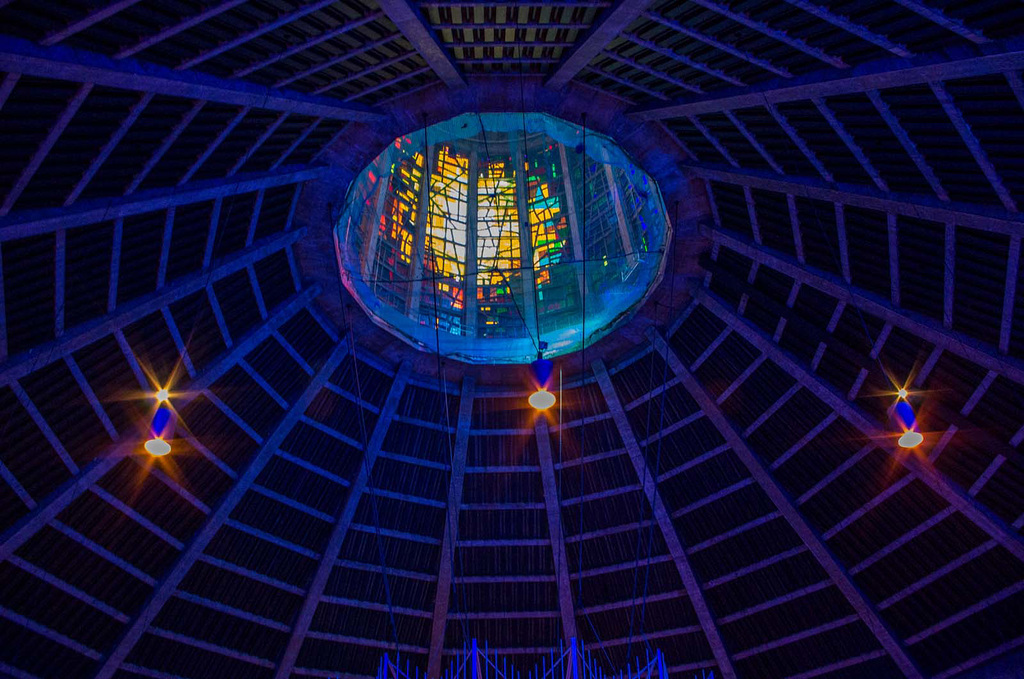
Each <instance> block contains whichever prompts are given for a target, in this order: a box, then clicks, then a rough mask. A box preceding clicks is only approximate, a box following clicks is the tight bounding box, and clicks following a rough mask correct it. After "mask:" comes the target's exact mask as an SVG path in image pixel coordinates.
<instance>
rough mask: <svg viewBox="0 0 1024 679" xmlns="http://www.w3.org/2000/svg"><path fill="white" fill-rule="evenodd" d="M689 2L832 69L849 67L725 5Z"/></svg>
mask: <svg viewBox="0 0 1024 679" xmlns="http://www.w3.org/2000/svg"><path fill="white" fill-rule="evenodd" d="M690 2H692V3H693V4H695V5H699V6H700V7H703V8H704V9H707V10H710V11H712V12H714V13H715V14H720V15H722V16H724V17H726V18H727V19H731V20H732V21H735V22H736V23H738V24H741V25H743V26H746V27H747V28H749V29H751V30H753V31H757V32H758V33H760V34H761V35H766V36H768V37H769V38H772V39H773V40H778V41H779V42H781V43H783V44H785V45H789V46H790V47H792V48H793V49H795V50H798V51H800V52H803V53H804V54H806V55H808V56H811V57H814V58H815V59H817V60H819V61H822V62H824V63H826V64H828V65H829V66H832V67H834V68H849V65H848V64H847V63H846V62H844V61H843V60H842V59H841V58H840V57H837V56H833V55H831V54H828V53H827V52H825V50H823V49H820V48H818V47H815V46H814V45H810V44H808V43H806V42H804V41H803V40H801V39H800V38H794V37H793V36H791V35H789V33H788V32H787V31H784V30H781V29H778V28H774V27H772V26H769V25H768V24H766V23H763V22H761V21H756V20H754V19H753V18H751V17H750V16H749V15H748V14H746V13H744V12H737V11H735V10H733V9H731V8H729V7H728V6H726V5H720V4H718V2H714V1H713V0H690Z"/></svg>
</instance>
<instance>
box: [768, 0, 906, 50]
mask: <svg viewBox="0 0 1024 679" xmlns="http://www.w3.org/2000/svg"><path fill="white" fill-rule="evenodd" d="M783 1H784V2H786V3H788V4H790V5H793V6H794V7H797V8H799V9H802V10H803V11H805V12H807V13H808V14H810V15H812V16H816V17H818V18H819V19H821V20H822V21H826V22H828V23H830V24H832V25H833V26H836V27H837V28H841V29H843V30H844V31H846V32H847V33H850V34H852V35H856V36H857V37H858V38H862V39H863V40H867V41H868V42H870V43H874V44H875V45H878V46H879V47H881V48H882V49H886V50H889V51H890V52H892V53H893V54H895V55H896V56H900V57H909V56H911V54H912V53H911V52H910V50H908V49H907V48H906V47H905V46H903V45H900V44H897V43H894V42H893V41H891V40H889V39H888V38H887V37H885V36H884V35H880V34H878V33H875V32H874V31H872V30H871V29H869V28H867V27H866V26H862V25H860V24H858V23H855V22H853V21H851V20H850V19H848V18H846V17H844V16H841V15H839V14H834V13H832V12H830V11H829V9H828V8H827V7H823V6H822V5H819V4H818V3H816V2H811V0H783Z"/></svg>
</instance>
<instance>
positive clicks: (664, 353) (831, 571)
mask: <svg viewBox="0 0 1024 679" xmlns="http://www.w3.org/2000/svg"><path fill="white" fill-rule="evenodd" d="M650 335H651V338H652V340H653V341H654V347H655V349H656V350H657V351H658V353H659V354H660V355H661V357H662V358H663V359H665V361H666V362H667V363H668V366H669V368H670V369H671V370H672V372H673V373H675V375H676V376H677V377H678V378H679V380H680V382H681V383H682V385H683V388H685V389H686V391H687V392H689V394H690V396H692V397H693V399H694V400H695V401H696V402H697V404H698V405H699V406H700V409H701V410H702V411H703V412H704V414H705V415H706V416H707V417H708V419H709V420H711V422H712V423H713V424H714V425H715V429H717V430H718V431H719V432H720V433H721V434H722V436H723V437H724V438H725V440H726V441H727V442H728V443H729V446H730V447H731V448H732V450H733V452H734V453H736V456H737V457H739V458H740V461H742V462H743V465H744V466H745V467H746V468H747V471H748V472H750V475H751V476H752V477H753V478H754V480H755V481H756V482H757V484H758V485H759V486H760V487H761V489H762V490H763V491H764V493H765V494H766V495H767V496H768V498H769V499H770V500H771V501H772V503H773V504H774V505H775V507H776V508H777V509H778V510H779V513H780V514H781V515H782V516H783V518H785V519H786V521H787V523H789V525H790V527H791V528H792V529H793V531H794V532H795V533H796V534H797V536H799V538H800V540H801V541H802V542H803V543H804V544H805V545H806V546H807V549H808V550H809V551H810V552H811V554H812V555H813V556H814V558H815V560H817V562H818V563H819V564H820V565H821V567H822V569H823V570H824V571H825V572H826V573H827V574H828V576H829V579H831V580H832V582H833V583H834V584H835V586H836V587H837V588H838V589H839V591H840V592H842V593H843V596H845V597H846V600H847V601H849V602H850V605H851V606H852V607H853V609H854V610H855V611H856V612H857V615H858V616H859V617H860V619H861V620H862V621H863V622H864V624H865V625H867V627H868V629H870V630H871V633H872V634H874V635H875V637H876V638H877V639H878V642H879V643H880V644H881V645H882V648H884V649H885V651H886V653H888V654H889V656H890V657H891V658H892V659H893V662H895V663H896V665H897V667H899V668H900V671H901V672H903V674H904V676H906V677H913V678H914V679H923V675H922V674H921V671H920V670H919V669H918V668H917V667H916V666H915V664H914V662H913V660H911V659H910V656H909V655H907V652H906V649H904V648H903V647H902V646H901V645H900V642H899V640H898V639H897V638H896V636H895V634H894V633H893V631H892V630H891V629H889V627H888V626H887V625H886V624H885V622H884V621H883V620H882V618H881V617H880V616H879V615H878V611H877V610H875V607H874V606H873V605H872V604H871V602H870V601H868V599H867V597H865V596H864V594H863V593H862V592H861V591H860V589H859V588H858V587H857V586H856V585H855V584H854V582H853V580H852V579H851V578H850V574H849V573H847V571H846V569H845V568H844V567H843V565H842V564H841V563H839V560H838V559H837V558H836V557H835V555H834V554H833V553H832V551H831V550H830V549H829V548H828V547H827V546H826V545H825V543H824V541H823V540H822V538H821V536H820V535H819V534H818V533H817V531H815V530H814V529H813V528H812V527H811V526H810V524H808V523H807V520H806V519H804V517H803V515H802V514H801V513H800V512H799V511H798V510H797V508H796V505H794V503H793V502H792V501H791V500H790V498H789V496H788V495H787V494H786V493H785V491H783V490H782V488H781V487H780V486H779V485H778V483H776V481H775V479H774V478H772V475H771V472H769V471H768V468H767V467H765V465H764V463H763V462H762V461H761V460H760V458H758V456H757V455H755V454H754V452H753V451H752V450H751V449H750V447H749V446H748V445H747V442H746V441H745V440H744V439H743V437H742V436H741V435H740V433H739V432H738V431H737V430H736V428H735V427H734V426H733V425H732V422H730V421H729V419H728V418H727V417H726V416H725V414H724V413H723V412H722V410H721V408H719V406H718V404H717V403H715V401H714V399H712V398H711V396H710V395H709V394H708V392H707V391H706V390H705V389H704V387H703V386H702V385H701V384H700V383H699V382H698V381H697V379H696V378H695V377H694V376H693V374H692V373H691V372H690V371H689V370H687V369H686V367H685V366H684V365H683V363H682V361H680V360H679V357H678V356H676V353H675V352H674V351H673V350H672V349H671V348H670V347H669V346H668V344H667V343H666V342H665V339H664V338H663V337H662V336H661V335H660V334H658V333H657V332H656V331H654V330H653V329H651V331H650Z"/></svg>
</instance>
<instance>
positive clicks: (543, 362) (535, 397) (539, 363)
mask: <svg viewBox="0 0 1024 679" xmlns="http://www.w3.org/2000/svg"><path fill="white" fill-rule="evenodd" d="M554 369H555V364H554V363H552V362H551V361H549V360H548V359H546V358H544V357H543V354H541V353H540V352H537V360H536V361H534V362H533V363H531V364H530V370H531V371H532V372H533V379H534V380H536V382H537V391H535V392H533V393H532V394H530V398H529V401H530V405H531V406H533V407H534V408H536V409H537V410H547V409H548V408H550V407H551V406H553V405H555V395H554V394H552V393H551V392H550V391H548V382H550V381H551V373H552V372H553V371H554Z"/></svg>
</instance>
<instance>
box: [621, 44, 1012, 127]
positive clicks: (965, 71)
mask: <svg viewBox="0 0 1024 679" xmlns="http://www.w3.org/2000/svg"><path fill="white" fill-rule="evenodd" d="M1000 47H1001V49H1000V50H998V51H996V50H992V51H989V52H988V53H987V54H982V55H979V54H978V51H977V50H966V49H965V50H959V51H956V52H955V53H954V54H953V55H952V56H950V55H949V53H944V54H942V55H940V56H936V55H934V54H932V55H927V56H921V57H915V58H911V59H901V58H893V59H882V60H879V61H874V62H871V63H868V64H864V65H862V66H858V67H857V68H854V69H850V70H848V71H834V70H825V71H816V72H814V73H810V74H808V75H805V76H801V77H799V78H793V79H787V80H780V79H776V80H772V81H769V82H766V83H764V84H761V85H757V86H754V87H749V88H745V89H743V90H738V89H733V90H729V91H726V93H723V94H719V93H715V94H710V95H705V96H695V97H686V98H684V99H680V100H678V101H675V102H671V103H669V104H664V105H662V104H658V105H654V106H648V107H644V108H639V109H636V110H634V111H632V112H631V113H630V115H631V116H632V117H633V118H634V119H635V120H641V121H642V120H664V119H666V118H678V117H682V116H687V115H698V114H701V113H717V112H719V111H723V110H726V109H728V110H735V109H740V108H749V107H751V106H765V105H768V104H782V103H785V102H789V101H804V100H807V99H812V98H815V97H833V96H839V95H845V94H857V93H862V92H868V91H870V90H877V89H885V88H889V87H905V86H907V85H922V84H928V83H932V82H941V81H943V80H951V79H956V78H971V77H975V76H981V75H989V74H992V73H1004V72H1006V71H1014V70H1019V69H1021V68H1024V41H1020V40H1013V41H1007V42H1003V43H1000Z"/></svg>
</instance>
